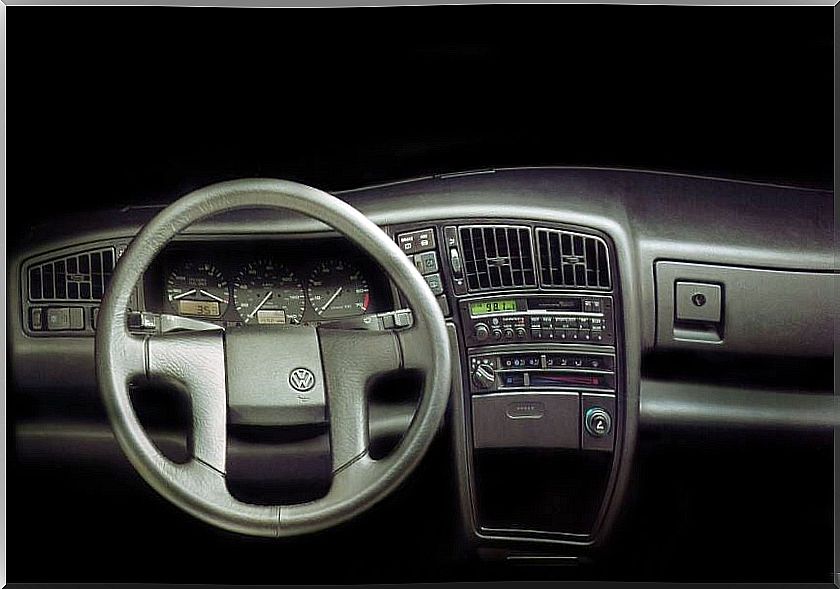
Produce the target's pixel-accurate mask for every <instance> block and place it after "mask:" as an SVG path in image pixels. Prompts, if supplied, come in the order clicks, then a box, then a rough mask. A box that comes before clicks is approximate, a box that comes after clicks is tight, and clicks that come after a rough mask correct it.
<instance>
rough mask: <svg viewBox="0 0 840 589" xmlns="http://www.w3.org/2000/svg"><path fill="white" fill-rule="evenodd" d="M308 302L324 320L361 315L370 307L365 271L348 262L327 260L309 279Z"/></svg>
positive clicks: (317, 267) (319, 265)
mask: <svg viewBox="0 0 840 589" xmlns="http://www.w3.org/2000/svg"><path fill="white" fill-rule="evenodd" d="M307 294H308V295H309V302H310V303H311V304H312V307H313V308H314V309H315V312H316V313H317V314H318V315H320V316H321V317H323V318H324V319H333V318H336V317H348V316H351V315H361V314H362V313H364V312H365V311H367V308H368V306H369V305H370V288H369V287H368V283H367V280H366V279H365V277H364V275H363V274H362V272H361V271H360V270H359V269H358V268H356V267H355V266H354V265H353V264H351V263H350V262H348V261H346V260H340V259H338V260H325V261H324V262H321V263H320V264H318V265H317V266H316V267H315V269H314V270H313V271H312V274H311V276H310V277H309V288H308V289H307Z"/></svg>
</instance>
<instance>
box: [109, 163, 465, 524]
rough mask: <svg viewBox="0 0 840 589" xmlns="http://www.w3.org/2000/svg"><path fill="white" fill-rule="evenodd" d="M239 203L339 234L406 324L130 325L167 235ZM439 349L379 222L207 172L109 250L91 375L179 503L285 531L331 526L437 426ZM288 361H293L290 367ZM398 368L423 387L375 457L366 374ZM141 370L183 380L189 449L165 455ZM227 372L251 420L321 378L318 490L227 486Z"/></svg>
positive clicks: (446, 358) (147, 470) (300, 395)
mask: <svg viewBox="0 0 840 589" xmlns="http://www.w3.org/2000/svg"><path fill="white" fill-rule="evenodd" d="M245 208H271V209H288V210H292V211H296V212H298V213H302V214H304V215H307V216H309V217H312V218H314V219H317V220H319V221H322V222H323V223H325V224H327V225H329V226H330V227H332V228H333V229H335V230H336V231H338V232H339V233H341V234H343V235H344V236H345V237H347V238H348V239H350V240H351V241H352V242H354V243H355V244H356V245H358V246H359V247H360V248H361V249H362V250H363V251H364V252H365V253H367V254H368V255H370V256H371V257H372V258H373V259H374V260H376V262H378V264H379V265H380V267H381V268H382V269H383V270H384V271H385V273H387V274H388V275H389V276H390V278H391V280H393V282H394V283H395V284H396V286H397V288H398V289H399V290H400V292H401V293H402V294H403V295H404V297H405V298H406V300H407V301H408V304H409V306H410V307H411V311H412V312H413V325H411V326H410V327H407V328H403V329H398V330H395V329H387V330H357V329H325V328H323V326H321V327H318V328H316V327H312V326H306V325H287V326H270V327H266V326H263V327H259V326H256V327H243V328H239V329H233V330H228V331H227V332H226V331H225V330H222V329H214V330H201V331H178V332H169V333H160V332H157V333H147V334H137V333H135V332H134V331H133V330H132V329H130V328H129V326H128V324H127V320H128V311H127V305H128V302H129V297H130V295H131V293H132V291H133V289H134V288H135V286H136V285H137V284H138V283H139V281H140V280H141V277H142V276H143V272H144V271H145V270H146V269H147V268H148V267H149V264H150V263H151V262H152V260H153V259H154V258H155V256H156V255H157V254H158V253H159V252H160V251H161V249H162V248H163V247H164V246H165V245H166V244H167V242H169V241H170V240H171V239H172V238H173V237H175V236H176V235H177V234H178V233H180V232H181V231H183V230H184V229H185V228H187V227H188V226H189V225H191V224H192V223H194V222H196V221H198V220H200V219H203V218H206V217H209V216H211V215H216V214H218V213H223V212H226V211H232V210H235V209H245ZM266 344H267V345H266ZM266 349H268V350H270V352H264V353H266V354H268V353H270V354H273V356H272V357H271V358H269V359H268V360H266V357H263V358H262V361H260V356H259V355H257V356H254V354H252V353H251V352H252V351H253V350H266ZM313 350H314V352H313ZM450 362H451V359H450V353H449V345H448V336H447V333H446V327H445V323H444V319H443V314H442V313H441V310H440V307H439V306H438V304H437V301H436V300H435V298H434V295H433V294H432V292H431V290H430V289H429V288H428V286H427V285H426V282H425V281H424V279H423V278H422V276H421V275H420V273H419V272H418V271H417V269H416V268H415V267H414V265H413V264H412V263H411V262H410V261H409V259H408V257H407V256H405V255H404V254H403V253H402V252H401V251H400V249H399V247H397V245H396V244H395V243H394V242H393V241H392V240H391V239H390V238H389V237H388V235H387V234H386V233H385V232H384V231H382V229H380V228H379V227H377V226H376V225H375V224H374V223H373V222H371V221H370V220H369V219H368V218H367V217H365V216H364V215H363V214H362V213H360V212H359V211H358V210H356V209H355V208H353V207H352V206H350V205H349V204H347V203H345V202H344V201H341V200H339V199H338V198H336V197H334V196H331V195H329V194H327V193H325V192H322V191H320V190H317V189H315V188H311V187H309V186H304V185H302V184H298V183H295V182H288V181H282V180H272V179H246V180H235V181H231V182H222V183H219V184H214V185H211V186H208V187H206V188H203V189H199V190H196V191H195V192H192V193H190V194H188V195H186V196H184V197H182V198H181V199H179V200H177V201H176V202H174V203H172V204H171V205H170V206H168V207H166V208H165V209H164V210H163V211H161V212H160V213H159V214H158V215H157V216H155V217H154V218H153V219H152V220H151V221H150V222H149V223H148V224H147V225H146V226H145V227H143V229H142V230H141V231H140V232H139V233H138V234H137V236H136V237H135V238H134V240H133V241H132V242H131V244H130V245H129V246H128V248H127V249H126V250H125V253H124V254H123V255H122V256H121V258H120V259H119V262H118V264H117V266H116V268H115V270H114V274H113V277H112V279H111V281H110V284H109V286H108V289H107V291H106V293H105V296H104V298H103V300H102V305H101V308H100V312H99V319H98V326H97V333H96V374H97V380H98V383H99V388H100V391H101V394H102V398H103V400H104V404H105V407H106V409H107V413H108V417H109V419H110V422H111V426H112V428H113V430H114V434H115V436H116V439H117V441H118V442H119V445H120V447H121V448H122V450H123V452H124V453H125V455H126V456H127V457H128V459H129V461H130V462H131V464H132V465H133V466H134V468H135V469H137V471H138V473H139V474H140V475H141V476H142V477H143V478H144V479H145V480H146V482H148V483H149V484H150V485H151V486H152V487H153V488H154V489H155V490H156V491H157V492H158V493H160V494H161V495H163V496H164V497H166V498H167V499H168V500H169V501H171V502H172V503H174V504H175V505H177V506H178V507H180V508H181V509H183V510H184V511H186V512H188V513H190V514H192V515H193V516H195V517H197V518H199V519H201V520H203V521H205V522H208V523H210V524H212V525H215V526H218V527H220V528H223V529H225V530H229V531H234V532H239V533H242V534H248V535H255V536H275V537H276V536H292V535H296V534H303V533H308V532H313V531H316V530H321V529H324V528H327V527H330V526H334V525H336V524H338V523H340V522H343V521H346V520H348V519H350V518H352V517H354V516H356V515H358V514H360V513H362V512H363V511H365V510H366V509H368V508H370V507H371V506H372V505H374V504H375V503H376V502H378V501H379V500H381V499H382V498H383V497H385V496H386V495H387V494H389V493H390V492H392V491H393V490H394V489H395V488H396V487H397V486H398V485H399V484H400V483H401V482H402V481H403V480H404V479H405V478H406V477H407V476H408V475H409V474H410V473H411V472H412V470H413V469H414V468H415V467H416V466H417V464H418V463H419V461H420V459H421V458H422V457H423V455H424V454H425V452H426V450H427V449H428V447H429V445H430V444H431V442H432V439H433V437H434V435H435V433H436V431H437V429H438V426H439V424H440V422H441V419H442V417H443V414H444V412H445V410H446V405H447V402H448V399H449V388H450V378H451V376H450ZM255 364H259V366H260V368H261V371H260V374H259V376H258V378H257V379H253V378H252V379H251V380H250V381H249V382H248V383H247V384H244V385H243V384H242V378H241V373H242V370H243V369H244V368H245V367H246V366H247V368H248V370H250V369H251V368H252V367H253V366H254V365H255ZM288 367H295V370H298V369H303V370H302V371H299V372H297V373H296V375H294V376H293V375H292V374H291V373H290V372H288V371H287V370H286V369H287V368H288ZM397 369H412V370H418V371H419V372H420V373H421V374H422V376H423V389H422V397H421V399H420V402H419V404H418V407H417V409H416V413H415V416H414V419H413V421H412V422H411V425H410V426H409V428H408V430H407V432H406V433H405V436H404V437H403V439H402V441H401V443H400V444H399V445H398V446H397V448H396V449H394V450H393V451H392V452H391V454H389V455H388V456H387V457H385V458H382V459H379V460H374V459H373V458H371V456H370V454H369V452H368V427H367V403H366V396H365V387H366V384H367V383H368V382H369V381H370V380H371V379H373V378H375V377H376V376H378V375H380V374H382V373H385V372H390V371H392V370H397ZM237 375H239V376H237ZM310 377H311V380H310ZM144 379H162V380H165V381H169V382H171V383H173V384H177V385H179V386H180V387H182V388H183V389H184V390H186V392H187V393H188V395H189V398H190V401H191V406H192V445H191V446H192V451H191V454H192V456H191V458H190V459H189V460H188V461H187V462H185V463H176V462H173V461H171V460H169V459H167V458H166V457H165V456H163V454H161V452H160V451H159V450H158V449H157V448H156V446H155V445H154V443H153V442H152V441H151V439H150V438H149V437H148V435H147V434H146V432H145V431H144V429H143V427H142V426H141V424H140V422H139V421H138V419H137V415H136V414H135V412H134V409H133V407H132V403H131V400H130V398H129V385H130V384H131V383H132V382H136V381H140V380H144ZM237 379H238V380H237ZM293 381H294V382H293ZM229 382H231V383H232V382H239V383H240V384H239V385H238V386H240V387H242V386H245V387H246V388H248V387H251V386H252V387H254V389H248V390H245V391H240V392H238V393H237V394H240V393H241V394H244V395H245V396H246V397H248V396H249V395H250V397H249V398H251V399H252V400H253V399H254V398H258V400H259V402H256V403H252V404H251V405H249V411H251V413H253V416H255V417H256V418H257V419H260V418H261V417H262V416H275V417H276V416H278V415H279V416H281V417H282V415H283V414H284V412H285V411H297V410H300V409H301V407H300V406H296V405H295V403H299V404H300V405H305V404H306V402H307V395H306V393H305V392H301V391H302V390H303V389H305V388H307V387H308V388H309V389H313V387H315V389H317V387H322V390H324V391H325V395H326V405H327V408H328V411H326V412H322V418H323V419H324V420H327V421H328V423H329V432H330V440H331V451H332V470H333V479H332V485H331V487H330V489H329V491H328V492H327V494H326V495H324V496H323V497H321V498H319V499H316V500H314V501H311V502H308V503H301V504H296V505H282V506H280V505H256V504H251V503H245V502H242V501H240V500H238V499H236V498H235V497H233V496H232V495H231V493H230V491H229V490H228V488H227V485H226V482H225V456H226V444H227V438H226V436H227V423H228V419H230V418H231V415H232V412H233V407H232V406H230V402H229V397H230V396H231V395H233V394H234V393H233V390H232V389H230V388H229ZM230 386H232V385H230ZM290 386H291V387H293V388H294V389H295V390H291V389H289V387H290ZM256 389H260V390H256ZM315 389H313V390H315ZM275 393H276V394H275ZM253 395H256V397H254V396H253ZM290 399H291V401H290Z"/></svg>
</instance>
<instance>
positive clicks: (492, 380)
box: [472, 364, 496, 389]
mask: <svg viewBox="0 0 840 589" xmlns="http://www.w3.org/2000/svg"><path fill="white" fill-rule="evenodd" d="M472 378H473V383H475V386H476V387H478V388H480V389H490V388H493V387H494V386H495V385H496V370H495V369H494V368H493V367H492V366H490V365H489V364H479V365H478V366H476V368H475V370H473V373H472Z"/></svg>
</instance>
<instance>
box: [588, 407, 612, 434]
mask: <svg viewBox="0 0 840 589" xmlns="http://www.w3.org/2000/svg"><path fill="white" fill-rule="evenodd" d="M584 425H585V426H586V431H587V432H588V433H589V435H590V436H594V437H596V438H603V437H604V436H607V435H609V433H610V430H611V429H612V419H610V414H609V413H607V412H606V411H605V410H603V409H601V408H600V407H590V408H589V410H588V411H587V412H586V416H585V419H584Z"/></svg>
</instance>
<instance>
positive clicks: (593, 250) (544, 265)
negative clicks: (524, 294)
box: [537, 228, 610, 288]
mask: <svg viewBox="0 0 840 589" xmlns="http://www.w3.org/2000/svg"><path fill="white" fill-rule="evenodd" d="M537 248H538V252H539V260H540V279H541V281H542V286H544V287H564V288H569V287H572V288H574V287H577V288H610V265H609V258H608V257H607V246H606V243H605V242H604V240H603V239H601V238H600V237H594V236H592V235H583V234H581V233H574V232H571V231H561V230H558V229H545V228H537Z"/></svg>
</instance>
